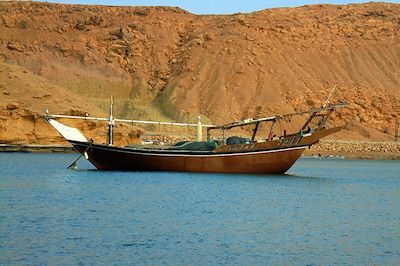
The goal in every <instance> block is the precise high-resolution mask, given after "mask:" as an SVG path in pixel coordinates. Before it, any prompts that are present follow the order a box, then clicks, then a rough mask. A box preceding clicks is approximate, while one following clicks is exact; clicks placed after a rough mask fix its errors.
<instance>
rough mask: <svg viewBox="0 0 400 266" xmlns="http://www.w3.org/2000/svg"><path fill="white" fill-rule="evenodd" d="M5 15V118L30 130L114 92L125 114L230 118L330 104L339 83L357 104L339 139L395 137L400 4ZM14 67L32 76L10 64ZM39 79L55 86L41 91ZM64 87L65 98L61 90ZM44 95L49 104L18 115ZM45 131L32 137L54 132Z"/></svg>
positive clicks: (1, 39)
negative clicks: (39, 118)
mask: <svg viewBox="0 0 400 266" xmlns="http://www.w3.org/2000/svg"><path fill="white" fill-rule="evenodd" d="M0 18H1V20H0V60H1V61H2V62H3V63H2V65H1V66H2V73H3V74H4V75H3V76H4V77H3V76H2V79H1V81H0V83H1V84H0V89H1V90H2V91H1V93H2V94H1V98H0V105H1V106H0V108H1V114H2V116H1V121H0V126H2V130H3V132H4V131H7V132H15V134H16V132H18V135H19V136H21V138H23V137H22V136H23V135H24V134H25V133H24V132H23V131H21V130H19V129H15V127H14V125H15V123H16V121H19V122H18V123H25V122H23V121H25V120H26V121H29V123H30V124H29V125H31V124H32V121H36V120H35V119H36V118H34V117H35V115H37V114H39V113H41V112H43V110H45V109H47V108H48V109H50V110H51V111H54V112H61V113H68V112H71V110H75V111H78V112H88V113H105V112H106V110H107V106H108V100H109V97H110V95H113V96H114V98H115V99H116V100H115V101H116V115H117V116H119V117H124V118H128V117H129V118H139V119H156V120H177V121H193V119H194V117H197V115H198V114H201V115H202V116H203V118H204V121H212V122H213V123H225V122H230V121H232V120H238V119H244V118H248V117H254V116H267V115H271V114H273V113H287V112H293V111H299V110H304V109H307V108H309V107H311V106H319V105H321V104H322V103H323V102H324V101H325V99H326V97H327V95H328V94H329V92H330V90H331V88H332V87H333V86H334V85H335V84H336V85H337V90H336V92H335V94H334V95H333V98H332V100H333V101H335V100H336V101H338V100H346V101H348V102H349V108H348V109H346V110H343V111H342V112H341V113H340V114H339V115H336V116H334V117H333V119H334V121H335V122H336V123H345V122H347V123H348V126H347V128H346V130H344V131H342V132H341V133H340V134H338V135H337V136H335V138H345V139H375V140H390V139H392V138H393V134H394V125H395V119H396V117H397V116H398V115H399V113H400V110H399V108H400V5H398V4H386V3H368V4H360V5H346V6H335V5H312V6H303V7H298V8H280V9H268V10H263V11H259V12H254V13H250V14H234V15H194V14H190V13H188V12H186V11H184V10H181V9H178V8H168V7H109V6H85V5H62V4H49V3H33V2H30V3H21V2H14V3H13V2H7V3H0ZM15 65H19V66H20V67H22V68H19V70H18V71H17V72H21V73H22V74H21V75H22V76H25V78H26V79H24V80H23V84H19V83H18V82H17V78H15V77H14V76H13V74H8V73H10V72H7V71H5V70H3V69H10V68H14V67H15ZM24 71H26V72H27V73H24ZM6 72H7V73H6ZM9 75H11V78H9V77H8V76H9ZM18 79H19V78H18ZM36 79H40V80H41V82H46V83H47V84H48V86H46V89H44V90H43V89H42V90H40V91H38V86H39V85H38V84H37V82H36V81H34V80H36ZM31 80H32V81H31ZM55 87H57V88H58V89H57V91H60V93H61V91H62V93H63V94H62V95H58V94H57V95H56V94H51V93H50V91H52V90H54V88H55ZM35 97H36V98H35ZM60 101H61V102H62V105H63V106H62V108H61V107H60V109H58V107H57V105H60V104H61V102H60ZM33 102H35V106H37V107H38V108H36V109H34V108H33V109H32V110H25V111H20V112H26V115H25V114H23V113H21V114H20V115H19V116H16V115H15V114H13V113H15V112H16V111H15V110H16V109H18V108H20V107H21V106H25V107H28V106H31V104H33ZM15 106H18V108H15ZM39 107H40V108H39ZM39 109H40V110H39ZM18 110H19V109H18ZM26 123H28V122H26ZM30 128H35V130H40V129H41V128H42V126H40V127H37V126H32V125H31V126H30ZM35 132H37V131H34V132H33V133H32V131H29V133H26V134H27V136H26V138H24V141H26V142H32V141H33V142H39V143H40V142H42V141H43V139H44V138H48V136H45V137H43V138H42V137H37V133H35ZM12 134H14V133H12ZM28 135H29V137H28ZM134 135H135V134H134ZM0 139H1V141H3V142H4V141H5V142H11V141H14V140H15V138H10V137H7V136H4V133H3V135H1V136H0Z"/></svg>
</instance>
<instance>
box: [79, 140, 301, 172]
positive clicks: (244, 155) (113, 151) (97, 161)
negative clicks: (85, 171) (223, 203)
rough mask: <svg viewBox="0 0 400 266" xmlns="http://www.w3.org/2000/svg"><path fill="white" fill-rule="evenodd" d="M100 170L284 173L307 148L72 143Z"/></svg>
mask: <svg viewBox="0 0 400 266" xmlns="http://www.w3.org/2000/svg"><path fill="white" fill-rule="evenodd" d="M71 144H72V145H73V146H74V147H75V148H76V149H77V150H78V151H79V152H81V153H83V152H85V150H87V155H88V160H89V161H90V162H91V163H92V164H93V165H94V166H95V167H96V168H97V169H100V170H130V171H178V172H213V173H260V174H261V173H262V174H283V173H285V172H286V171H287V170H288V169H289V168H290V167H291V166H292V165H293V164H294V163H295V162H296V160H297V159H298V158H299V157H300V156H301V154H302V152H303V151H304V149H305V148H306V147H307V146H297V147H288V148H280V149H273V150H263V151H246V152H230V153H227V152H225V153H213V152H197V153H195V152H189V151H183V152H182V151H181V152H176V151H165V150H164V151H162V150H161V151H160V150H158V151H157V150H146V149H133V148H123V147H113V146H107V145H99V144H93V145H91V146H90V147H89V148H88V146H89V145H90V143H89V142H77V141H71Z"/></svg>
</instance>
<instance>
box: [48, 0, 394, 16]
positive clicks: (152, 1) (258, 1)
mask: <svg viewBox="0 0 400 266" xmlns="http://www.w3.org/2000/svg"><path fill="white" fill-rule="evenodd" d="M42 1H43V0H42ZM48 2H54V3H67V4H90V5H94V4H96V5H110V6H177V7H180V8H182V9H185V10H187V11H189V12H191V13H194V14H232V13H240V12H241V13H247V12H253V11H258V10H262V9H266V8H273V7H293V6H303V5H311V4H349V3H366V2H382V1H371V0H369V1H362V0H352V1H346V0H330V1H325V0H316V1H315V0H292V1H289V0H285V1H276V0H270V1H264V0H219V1H216V0H214V1H213V0H125V1H123V0H107V1H101V0H55V1H48ZM385 2H391V3H397V4H399V3H400V0H393V1H385Z"/></svg>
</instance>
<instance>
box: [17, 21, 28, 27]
mask: <svg viewBox="0 0 400 266" xmlns="http://www.w3.org/2000/svg"><path fill="white" fill-rule="evenodd" d="M18 27H19V28H20V29H26V28H27V27H28V21H27V20H21V21H20V22H19V23H18Z"/></svg>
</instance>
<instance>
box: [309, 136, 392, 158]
mask: <svg viewBox="0 0 400 266" xmlns="http://www.w3.org/2000/svg"><path fill="white" fill-rule="evenodd" d="M304 155H307V156H319V157H323V156H330V155H333V156H344V157H345V158H349V159H370V160H400V142H393V141H382V142H376V141H375V142H373V141H355V140H352V141H345V140H321V141H320V142H319V143H317V144H315V145H313V146H312V147H311V148H310V149H308V150H306V151H305V152H304Z"/></svg>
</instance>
